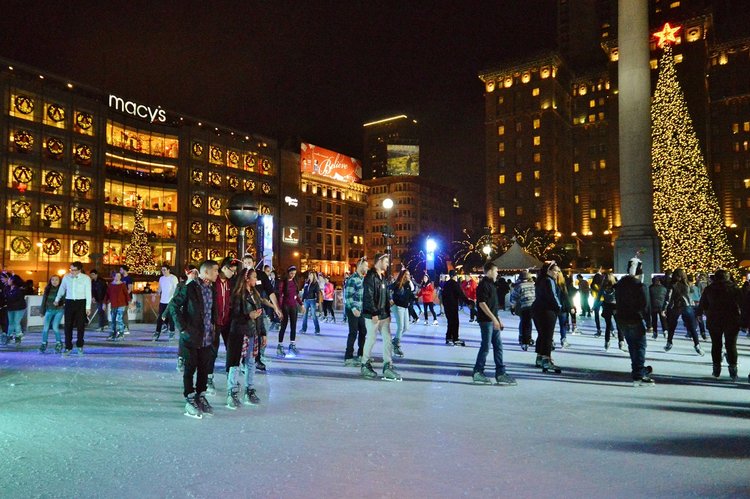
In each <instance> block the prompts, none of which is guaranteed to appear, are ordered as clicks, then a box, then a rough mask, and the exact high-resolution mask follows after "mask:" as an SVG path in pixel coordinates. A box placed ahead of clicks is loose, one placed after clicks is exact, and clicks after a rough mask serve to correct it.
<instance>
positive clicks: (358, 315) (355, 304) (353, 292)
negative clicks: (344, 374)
mask: <svg viewBox="0 0 750 499" xmlns="http://www.w3.org/2000/svg"><path fill="white" fill-rule="evenodd" d="M368 267H369V265H368V263H367V258H365V257H362V258H360V259H359V262H357V268H356V271H355V272H354V274H352V275H351V276H349V278H348V279H347V280H346V284H345V287H344V296H346V301H345V305H344V310H345V312H346V323H347V325H348V326H349V335H348V336H347V338H346V350H345V351H344V366H346V367H361V366H362V351H363V349H364V345H365V336H366V335H367V329H366V328H365V317H364V315H362V294H363V292H364V287H363V286H364V277H365V274H367V270H368ZM355 341H356V343H357V356H356V357H355V356H354V342H355Z"/></svg>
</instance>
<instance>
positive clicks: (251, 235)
mask: <svg viewBox="0 0 750 499" xmlns="http://www.w3.org/2000/svg"><path fill="white" fill-rule="evenodd" d="M246 230H247V233H246V235H247V240H248V241H255V229H253V228H252V227H248V228H247V229H246Z"/></svg>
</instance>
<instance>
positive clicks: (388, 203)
mask: <svg viewBox="0 0 750 499" xmlns="http://www.w3.org/2000/svg"><path fill="white" fill-rule="evenodd" d="M383 208H385V209H386V210H390V209H391V208H393V199H391V198H385V199H384V200H383Z"/></svg>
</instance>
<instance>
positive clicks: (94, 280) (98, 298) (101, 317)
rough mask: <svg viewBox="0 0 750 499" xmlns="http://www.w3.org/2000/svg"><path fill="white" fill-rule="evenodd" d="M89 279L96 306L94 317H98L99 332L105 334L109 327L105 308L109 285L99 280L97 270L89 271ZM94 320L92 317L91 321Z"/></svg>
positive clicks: (92, 297)
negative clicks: (107, 326)
mask: <svg viewBox="0 0 750 499" xmlns="http://www.w3.org/2000/svg"><path fill="white" fill-rule="evenodd" d="M89 277H90V278H91V299H92V300H93V303H94V304H95V305H96V307H95V310H94V315H95V316H96V317H97V320H98V323H99V331H100V332H104V328H105V326H106V325H107V317H106V315H107V312H106V310H105V307H104V296H105V295H106V294H107V283H106V282H104V280H103V279H100V278H99V272H98V271H97V270H96V269H92V270H90V271H89ZM93 319H94V318H93V317H91V320H93Z"/></svg>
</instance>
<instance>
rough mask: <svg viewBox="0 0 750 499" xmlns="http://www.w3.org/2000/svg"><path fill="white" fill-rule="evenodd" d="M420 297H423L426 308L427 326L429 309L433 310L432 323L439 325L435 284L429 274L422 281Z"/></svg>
mask: <svg viewBox="0 0 750 499" xmlns="http://www.w3.org/2000/svg"><path fill="white" fill-rule="evenodd" d="M418 296H419V298H421V299H422V307H423V309H424V325H425V326H426V325H427V324H428V322H427V310H428V309H429V311H430V312H432V325H433V326H437V325H438V321H437V316H436V315H435V303H434V300H435V286H434V285H433V284H432V281H431V280H430V276H428V275H427V274H425V275H423V276H422V283H421V284H420V286H419V292H418Z"/></svg>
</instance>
